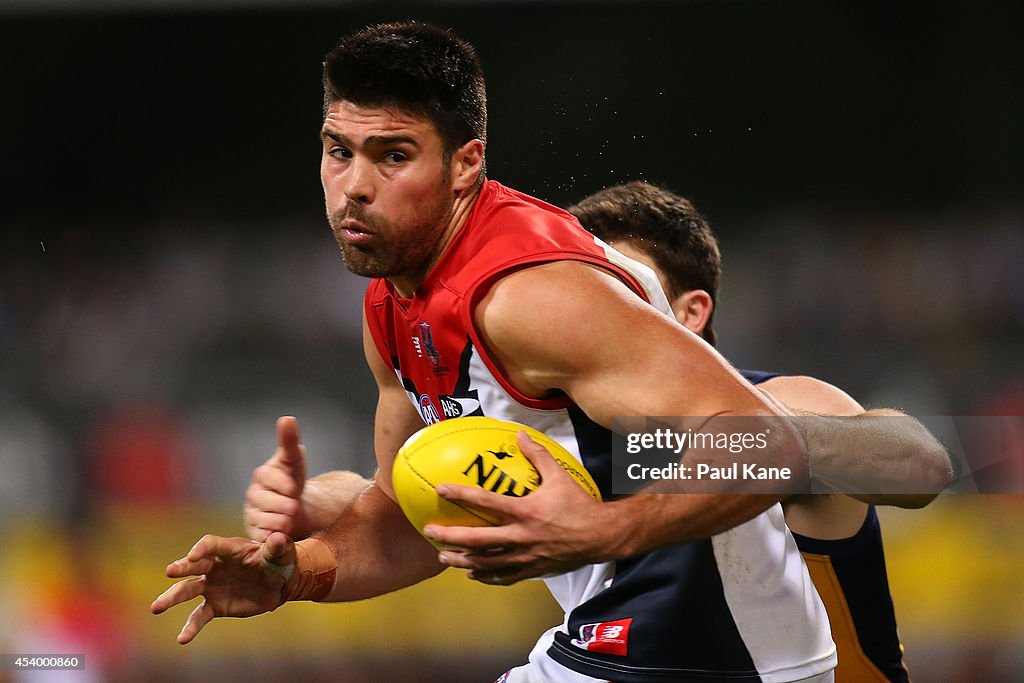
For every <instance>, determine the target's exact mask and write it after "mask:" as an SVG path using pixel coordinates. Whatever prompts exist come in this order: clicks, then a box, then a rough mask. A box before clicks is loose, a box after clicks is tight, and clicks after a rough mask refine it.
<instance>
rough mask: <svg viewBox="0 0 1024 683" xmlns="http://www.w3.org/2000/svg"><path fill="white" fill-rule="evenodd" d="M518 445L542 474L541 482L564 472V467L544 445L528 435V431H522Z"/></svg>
mask: <svg viewBox="0 0 1024 683" xmlns="http://www.w3.org/2000/svg"><path fill="white" fill-rule="evenodd" d="M516 443H518V444H519V449H520V450H521V451H522V452H523V455H525V456H526V459H527V460H529V461H530V462H531V463H532V464H533V466H534V467H535V468H536V469H537V472H538V473H540V478H541V481H543V480H544V479H546V478H547V477H551V476H558V474H559V473H560V472H564V470H563V469H562V466H561V465H559V464H558V461H557V460H555V458H554V456H552V455H551V453H550V452H549V451H548V449H547V448H545V447H544V446H543V445H541V444H539V443H537V442H536V441H534V440H533V438H531V437H530V435H529V434H527V433H526V430H520V431H519V433H518V434H517V435H516Z"/></svg>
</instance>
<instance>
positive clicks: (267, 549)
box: [262, 531, 295, 567]
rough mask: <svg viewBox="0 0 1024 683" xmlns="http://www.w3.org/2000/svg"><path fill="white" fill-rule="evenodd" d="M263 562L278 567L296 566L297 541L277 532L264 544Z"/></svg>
mask: <svg viewBox="0 0 1024 683" xmlns="http://www.w3.org/2000/svg"><path fill="white" fill-rule="evenodd" d="M262 552H263V562H264V563H265V564H272V565H275V566H277V567H287V566H289V565H293V564H295V541H293V540H292V539H291V538H289V537H288V536H287V535H286V534H283V533H281V532H280V531H275V532H274V533H272V534H270V536H268V537H267V540H266V541H264V543H263V550H262Z"/></svg>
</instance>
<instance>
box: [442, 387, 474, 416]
mask: <svg viewBox="0 0 1024 683" xmlns="http://www.w3.org/2000/svg"><path fill="white" fill-rule="evenodd" d="M469 393H471V394H475V393H476V391H475V390H474V391H471V392H469ZM437 401H438V403H440V404H441V412H442V413H444V418H445V419H446V420H447V419H448V418H450V417H465V416H466V415H472V414H473V413H475V412H477V411H478V410H480V401H478V400H476V399H475V398H461V397H458V396H450V395H445V396H438V397H437Z"/></svg>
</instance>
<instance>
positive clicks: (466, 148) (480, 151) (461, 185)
mask: <svg viewBox="0 0 1024 683" xmlns="http://www.w3.org/2000/svg"><path fill="white" fill-rule="evenodd" d="M483 165H484V143H482V142H481V141H480V140H477V139H473V140H470V141H469V142H467V143H466V144H464V145H463V146H462V147H459V148H458V149H457V150H455V153H454V154H453V155H452V164H451V173H452V176H451V178H452V189H453V190H455V192H463V191H464V190H467V189H469V188H470V187H473V184H474V183H476V181H477V179H478V178H479V177H480V171H481V169H482V168H483Z"/></svg>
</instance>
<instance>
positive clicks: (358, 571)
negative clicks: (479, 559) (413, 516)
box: [313, 486, 444, 602]
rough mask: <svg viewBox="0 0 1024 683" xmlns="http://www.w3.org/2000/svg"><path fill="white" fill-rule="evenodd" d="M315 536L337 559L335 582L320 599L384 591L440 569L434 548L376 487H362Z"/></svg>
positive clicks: (335, 599) (360, 596)
mask: <svg viewBox="0 0 1024 683" xmlns="http://www.w3.org/2000/svg"><path fill="white" fill-rule="evenodd" d="M313 537H314V538H317V539H319V540H320V541H323V542H324V543H326V544H327V546H328V547H329V548H330V549H331V550H332V551H333V553H334V556H335V558H336V559H337V561H338V570H337V576H336V579H335V583H334V587H333V588H332V589H331V590H330V591H329V592H328V593H327V595H326V596H325V597H324V598H323V599H322V602H346V601H351V600H361V599H365V598H370V597H374V596H376V595H382V594H384V593H389V592H391V591H394V590H398V589H399V588H404V587H406V586H411V585H413V584H415V583H418V582H420V581H422V580H424V579H427V578H430V577H431V576H434V575H436V574H438V573H439V572H440V571H441V570H442V569H444V567H443V566H442V565H441V564H439V563H438V560H437V550H436V549H435V548H434V547H433V546H432V545H430V544H429V543H427V541H426V540H425V539H424V538H423V537H422V536H420V535H419V533H417V532H416V530H415V529H413V527H412V525H411V524H409V522H408V520H406V519H405V516H404V515H403V514H402V511H401V509H400V508H399V507H398V505H397V504H396V503H395V502H394V501H393V500H391V498H389V497H388V496H387V495H386V494H385V493H384V492H383V491H381V490H380V489H379V488H378V487H377V486H370V487H368V488H366V489H365V490H364V491H363V492H362V493H361V494H360V495H359V497H358V498H356V500H355V501H354V502H353V503H352V505H351V506H350V507H349V508H348V509H347V510H346V511H345V512H344V513H343V514H342V515H341V516H340V517H339V518H338V519H337V520H336V521H335V522H334V523H333V524H332V525H331V526H329V527H328V528H326V529H324V530H323V531H320V532H317V533H316V534H314V536H313Z"/></svg>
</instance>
